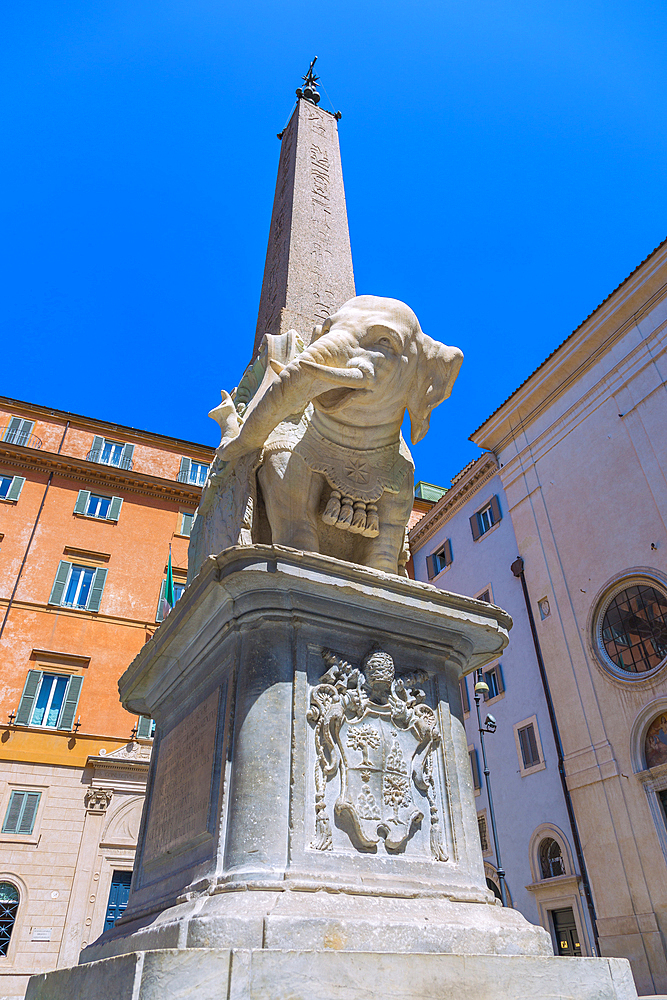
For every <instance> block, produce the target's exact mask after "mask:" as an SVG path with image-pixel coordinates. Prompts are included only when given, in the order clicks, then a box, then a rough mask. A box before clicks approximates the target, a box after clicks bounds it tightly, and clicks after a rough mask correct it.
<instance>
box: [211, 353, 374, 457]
mask: <svg viewBox="0 0 667 1000" xmlns="http://www.w3.org/2000/svg"><path fill="white" fill-rule="evenodd" d="M315 347H316V348H317V349H313V348H315ZM323 347H325V345H323V344H320V343H317V344H316V345H313V346H312V347H311V348H308V349H306V350H305V351H304V352H303V354H300V355H299V357H297V358H295V359H294V361H291V362H290V363H289V364H288V365H286V366H285V367H284V368H283V367H281V366H280V364H279V363H278V362H271V367H272V368H273V370H274V372H275V373H276V375H277V376H278V377H277V378H276V379H275V381H274V382H272V383H271V385H270V386H269V388H268V389H267V390H266V392H265V393H264V394H263V395H262V396H261V398H259V399H257V400H256V401H255V400H254V399H253V400H252V401H251V403H250V404H249V406H248V409H247V410H246V414H245V419H244V421H243V425H242V427H241V430H240V433H239V435H238V437H235V438H233V439H232V440H231V441H227V442H223V444H222V445H221V446H220V448H219V449H218V455H219V457H220V458H221V459H222V460H223V461H233V460H235V459H237V458H239V457H240V456H241V455H244V454H246V453H247V452H249V451H253V450H254V449H255V448H261V447H262V445H263V444H264V442H265V441H266V439H267V437H268V435H269V434H270V433H271V431H272V430H273V429H274V428H275V427H277V426H278V424H279V423H280V422H281V421H282V420H285V419H286V418H287V417H289V416H292V415H294V414H299V413H302V412H303V410H304V409H305V408H306V406H307V405H308V403H309V402H310V401H311V400H312V399H314V398H315V397H316V396H318V395H320V394H321V393H324V392H327V391H329V390H331V389H332V388H334V389H346V388H347V389H349V390H350V391H354V389H357V388H362V387H363V385H364V383H365V382H366V381H367V380H368V378H369V376H372V375H373V370H372V366H371V365H369V364H368V363H365V359H364V360H362V359H360V360H359V364H358V365H356V364H355V365H354V366H351V367H349V368H347V367H346V368H341V367H334V366H332V365H330V364H327V363H326V361H327V360H333V359H334V352H333V351H330V350H328V349H326V348H325V349H324V350H322V348H323ZM338 359H339V360H341V358H340V353H339V357H338ZM342 360H345V355H344V354H343V358H342ZM350 360H353V359H352V357H351V356H350ZM323 362H324V363H323ZM348 363H350V362H349V361H348ZM369 369H370V370H369Z"/></svg>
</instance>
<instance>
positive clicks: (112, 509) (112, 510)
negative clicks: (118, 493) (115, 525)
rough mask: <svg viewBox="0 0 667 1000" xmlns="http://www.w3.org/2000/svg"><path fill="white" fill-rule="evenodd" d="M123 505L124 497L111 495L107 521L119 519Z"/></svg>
mask: <svg viewBox="0 0 667 1000" xmlns="http://www.w3.org/2000/svg"><path fill="white" fill-rule="evenodd" d="M122 506H123V499H122V497H111V503H110V504H109V512H108V514H107V521H117V520H118V518H119V517H120V508H121V507H122Z"/></svg>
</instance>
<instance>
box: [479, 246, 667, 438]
mask: <svg viewBox="0 0 667 1000" xmlns="http://www.w3.org/2000/svg"><path fill="white" fill-rule="evenodd" d="M666 294H667V241H666V242H665V243H663V244H661V245H660V247H658V248H657V250H656V251H654V253H652V254H651V255H650V256H649V257H648V258H647V260H646V261H644V262H643V263H642V264H641V265H640V266H639V267H638V268H637V269H636V270H635V271H634V272H633V273H632V275H630V276H629V277H628V278H627V279H626V280H625V281H624V282H623V283H622V284H621V285H620V286H619V287H618V288H617V289H615V290H614V292H612V293H611V294H610V295H609V296H608V298H607V299H606V300H605V301H604V302H603V303H602V304H601V305H600V306H598V308H597V309H596V310H595V311H594V312H593V313H591V315H590V316H589V317H587V319H585V320H584V322H583V323H582V324H581V325H580V326H579V327H577V329H576V330H574V331H573V332H572V333H571V334H570V335H569V337H567V339H566V340H565V341H563V343H562V344H560V345H559V347H557V348H556V349H555V351H553V353H552V354H550V355H549V357H548V358H547V359H546V360H545V361H544V362H543V363H542V364H541V365H540V366H539V368H537V369H536V371H534V372H533V373H532V375H530V376H529V377H528V378H527V379H526V380H525V382H523V383H522V384H521V385H520V386H519V387H518V388H517V389H515V391H514V392H513V393H512V395H511V396H510V397H509V398H508V399H507V400H505V402H504V403H502V404H501V405H500V406H499V407H498V409H497V410H495V411H494V412H493V413H492V414H491V416H490V417H489V418H488V419H487V420H486V421H485V422H484V423H483V424H482V425H481V426H480V427H478V428H477V430H476V431H474V432H473V434H471V436H470V440H471V441H474V443H475V444H477V445H479V447H480V448H490V449H493V450H494V451H495V452H496V454H500V452H501V451H502V449H503V448H504V447H505V446H506V445H507V443H508V442H509V441H511V440H512V439H513V438H514V437H515V435H516V433H517V430H518V429H519V428H525V427H526V426H528V425H529V424H531V423H532V422H533V421H534V420H536V419H537V418H538V417H539V416H540V414H541V413H542V412H544V410H545V409H547V408H548V407H549V406H551V405H552V404H553V403H554V402H555V400H556V399H558V398H559V397H560V396H562V395H563V393H565V392H566V391H567V390H568V389H569V388H570V387H571V386H572V385H573V384H574V383H576V382H577V381H578V380H579V379H580V378H581V377H582V376H583V375H584V374H585V373H586V372H587V371H588V370H589V369H590V368H592V366H593V365H595V364H596V363H597V362H598V361H599V360H600V358H601V357H603V356H604V355H605V354H607V353H608V352H609V350H610V349H611V348H612V347H613V346H614V344H616V343H617V342H618V341H619V340H620V339H621V338H622V337H624V336H625V335H626V334H627V333H628V332H629V330H631V329H632V328H633V327H635V326H637V325H638V324H639V323H640V322H641V320H642V319H643V318H645V317H646V316H647V315H648V313H650V312H651V310H653V309H654V308H655V306H656V305H657V303H659V302H660V301H661V300H662V299H664V298H665V295H666Z"/></svg>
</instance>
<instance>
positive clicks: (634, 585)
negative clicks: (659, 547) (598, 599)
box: [596, 578, 667, 677]
mask: <svg viewBox="0 0 667 1000" xmlns="http://www.w3.org/2000/svg"><path fill="white" fill-rule="evenodd" d="M596 639H597V646H598V651H599V653H600V656H601V658H602V660H603V662H604V663H605V665H606V666H608V667H611V669H612V672H613V673H615V674H616V675H617V676H619V675H621V676H623V675H625V676H626V677H627V676H628V675H631V674H638V673H646V672H647V671H649V670H655V669H656V668H657V667H659V666H660V664H661V663H662V661H663V660H664V659H665V657H667V592H666V591H664V590H663V589H662V588H661V587H660V586H659V585H658V584H657V582H656V581H654V580H649V579H647V580H644V579H641V578H640V579H633V580H627V581H624V583H623V584H622V585H621V586H618V587H617V588H616V589H615V590H614V591H613V592H612V594H611V596H608V597H607V599H606V600H605V601H604V602H603V603H602V605H601V607H600V608H599V609H598V614H597V619H596Z"/></svg>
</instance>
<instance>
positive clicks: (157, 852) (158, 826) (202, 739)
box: [143, 690, 220, 866]
mask: <svg viewBox="0 0 667 1000" xmlns="http://www.w3.org/2000/svg"><path fill="white" fill-rule="evenodd" d="M219 701H220V692H219V691H217V690H216V691H214V692H213V693H212V694H211V695H209V697H208V698H207V699H206V701H204V702H202V704H201V705H198V706H197V708H196V709H195V710H194V712H191V713H190V714H189V715H186V717H185V718H184V719H182V720H181V722H179V723H178V725H177V726H174V728H173V729H172V730H171V732H170V733H168V734H167V735H166V736H165V737H164V738H163V739H162V740H161V742H160V746H159V748H158V756H157V761H156V769H155V778H154V782H153V790H152V793H151V800H150V807H149V815H148V822H147V826H146V840H145V847H144V858H143V863H144V866H147V865H150V864H151V863H152V862H155V861H156V860H157V859H159V858H161V857H162V856H163V855H167V854H180V853H181V852H182V851H183V850H185V849H186V848H189V847H191V846H194V845H195V844H197V843H198V842H201V841H202V840H203V839H205V838H206V837H207V836H210V835H211V831H210V830H209V814H210V807H211V794H212V782H213V770H214V766H215V754H216V743H217V740H216V733H217V724H218V704H219Z"/></svg>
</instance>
